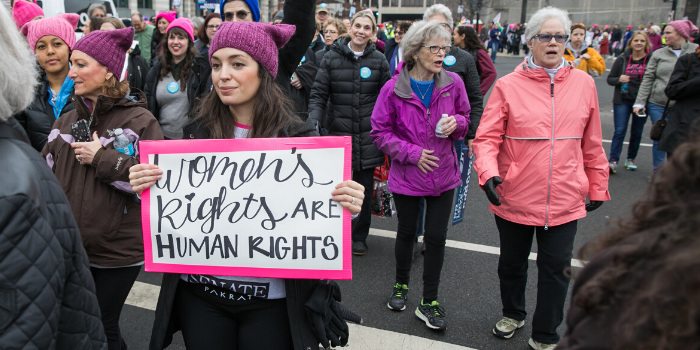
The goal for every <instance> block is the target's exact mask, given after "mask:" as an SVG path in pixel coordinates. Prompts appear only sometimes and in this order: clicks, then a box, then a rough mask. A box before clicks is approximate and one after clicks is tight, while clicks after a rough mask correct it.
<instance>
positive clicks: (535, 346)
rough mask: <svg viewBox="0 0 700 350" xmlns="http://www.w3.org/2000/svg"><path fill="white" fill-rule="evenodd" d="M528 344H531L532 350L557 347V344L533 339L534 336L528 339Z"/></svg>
mask: <svg viewBox="0 0 700 350" xmlns="http://www.w3.org/2000/svg"><path fill="white" fill-rule="evenodd" d="M527 345H530V349H532V350H554V349H555V348H556V347H557V344H544V343H540V342H536V341H534V340H532V338H530V340H528V342H527Z"/></svg>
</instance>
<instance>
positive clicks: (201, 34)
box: [197, 13, 221, 45]
mask: <svg viewBox="0 0 700 350" xmlns="http://www.w3.org/2000/svg"><path fill="white" fill-rule="evenodd" d="M212 18H221V16H219V14H218V13H210V14H209V15H208V16H207V18H205V19H204V23H203V24H202V26H201V27H199V30H198V31H197V37H198V38H199V40H201V41H202V42H203V43H205V44H207V45H209V37H208V36H207V25H208V24H209V21H211V20H212Z"/></svg>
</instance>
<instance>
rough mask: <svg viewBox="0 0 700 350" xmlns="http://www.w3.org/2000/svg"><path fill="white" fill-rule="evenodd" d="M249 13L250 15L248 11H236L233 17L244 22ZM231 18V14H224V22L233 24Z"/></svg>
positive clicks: (232, 14)
mask: <svg viewBox="0 0 700 350" xmlns="http://www.w3.org/2000/svg"><path fill="white" fill-rule="evenodd" d="M249 13H250V11H246V10H238V11H236V13H235V16H236V18H238V19H240V20H245V19H246V18H247V17H248V14H249ZM233 16H234V13H233V12H226V13H224V19H225V20H226V22H233Z"/></svg>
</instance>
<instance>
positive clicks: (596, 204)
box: [586, 201, 603, 211]
mask: <svg viewBox="0 0 700 350" xmlns="http://www.w3.org/2000/svg"><path fill="white" fill-rule="evenodd" d="M601 205H603V202H601V201H590V202H588V204H586V211H594V210H596V209H598V208H600V206H601Z"/></svg>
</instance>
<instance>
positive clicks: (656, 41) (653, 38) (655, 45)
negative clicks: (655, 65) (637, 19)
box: [649, 33, 664, 51]
mask: <svg viewBox="0 0 700 350" xmlns="http://www.w3.org/2000/svg"><path fill="white" fill-rule="evenodd" d="M649 41H650V42H651V46H652V49H651V51H656V50H658V49H660V48H662V47H663V46H664V44H663V43H662V42H661V35H660V34H656V33H654V34H649Z"/></svg>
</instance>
